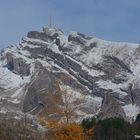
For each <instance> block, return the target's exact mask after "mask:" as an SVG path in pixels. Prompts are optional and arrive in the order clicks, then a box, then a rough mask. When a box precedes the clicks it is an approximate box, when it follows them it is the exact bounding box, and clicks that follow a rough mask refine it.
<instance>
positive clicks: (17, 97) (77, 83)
mask: <svg viewBox="0 0 140 140" xmlns="http://www.w3.org/2000/svg"><path fill="white" fill-rule="evenodd" d="M0 55H1V56H0V107H1V112H5V111H10V112H17V111H19V112H24V113H29V114H38V113H39V112H41V111H42V110H43V109H44V108H46V111H47V108H50V107H51V103H50V102H49V100H47V96H49V94H48V92H50V93H52V94H54V93H55V92H56V90H57V85H56V84H55V83H56V81H57V80H59V81H60V82H61V88H63V86H67V87H68V88H69V89H70V90H71V92H72V93H73V94H74V96H75V97H74V98H75V101H76V100H78V99H79V98H81V97H82V96H84V103H83V104H82V107H81V108H79V109H78V110H77V112H78V113H79V114H84V116H90V115H97V116H98V117H101V118H107V117H123V118H125V119H127V120H130V121H131V120H133V119H134V118H135V117H136V115H137V114H138V113H139V111H140V102H139V101H140V75H139V74H140V45H139V44H130V43H115V42H109V41H104V40H101V39H98V38H96V37H89V36H86V35H84V34H81V33H78V32H72V33H70V34H69V35H68V36H66V35H65V34H64V33H63V32H62V31H61V30H59V29H54V28H47V30H45V31H42V32H38V31H31V32H29V33H28V34H27V37H24V38H22V41H21V42H20V43H19V44H17V45H13V46H10V47H7V48H5V49H3V50H2V51H1V54H0Z"/></svg>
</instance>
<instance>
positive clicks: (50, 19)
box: [49, 16, 52, 28]
mask: <svg viewBox="0 0 140 140" xmlns="http://www.w3.org/2000/svg"><path fill="white" fill-rule="evenodd" d="M49 26H50V28H52V16H50V18H49Z"/></svg>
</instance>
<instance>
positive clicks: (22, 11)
mask: <svg viewBox="0 0 140 140" xmlns="http://www.w3.org/2000/svg"><path fill="white" fill-rule="evenodd" d="M49 15H52V17H53V23H54V25H55V26H56V27H59V28H61V29H62V30H63V31H64V32H66V33H68V32H70V31H79V32H82V33H86V34H89V35H92V36H96V37H99V38H102V39H106V40H111V41H124V42H133V43H140V0H0V48H4V47H6V46H8V45H11V44H15V43H18V42H19V41H20V40H21V38H22V37H23V36H25V35H26V34H27V32H28V31H30V30H41V28H42V26H44V25H47V24H48V19H49Z"/></svg>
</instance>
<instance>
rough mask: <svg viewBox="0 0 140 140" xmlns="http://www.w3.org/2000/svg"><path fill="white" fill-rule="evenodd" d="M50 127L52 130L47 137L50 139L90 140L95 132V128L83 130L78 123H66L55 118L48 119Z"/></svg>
mask: <svg viewBox="0 0 140 140" xmlns="http://www.w3.org/2000/svg"><path fill="white" fill-rule="evenodd" d="M48 128H49V129H50V132H49V134H47V136H46V137H49V140H88V138H89V137H91V136H92V134H93V129H90V130H83V128H82V127H81V126H80V125H78V124H76V123H71V124H65V123H61V122H57V121H54V120H48ZM50 135H51V136H50Z"/></svg>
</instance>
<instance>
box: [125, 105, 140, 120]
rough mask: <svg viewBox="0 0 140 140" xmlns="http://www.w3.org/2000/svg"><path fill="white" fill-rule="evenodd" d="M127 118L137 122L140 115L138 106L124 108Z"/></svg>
mask: <svg viewBox="0 0 140 140" xmlns="http://www.w3.org/2000/svg"><path fill="white" fill-rule="evenodd" d="M123 109H124V111H125V114H126V116H127V117H128V119H130V120H135V119H136V116H137V114H138V113H140V108H139V107H138V106H136V105H132V104H129V105H125V106H123Z"/></svg>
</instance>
